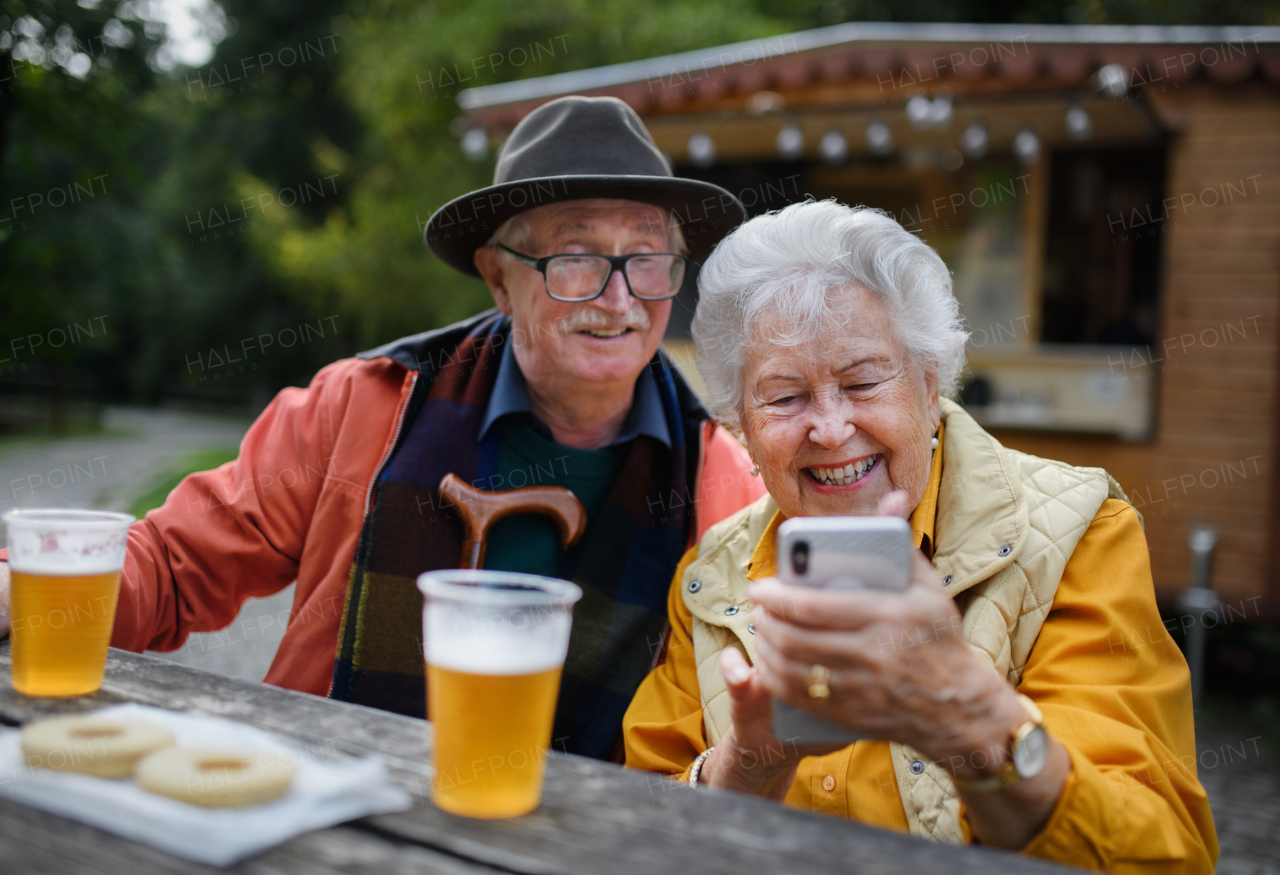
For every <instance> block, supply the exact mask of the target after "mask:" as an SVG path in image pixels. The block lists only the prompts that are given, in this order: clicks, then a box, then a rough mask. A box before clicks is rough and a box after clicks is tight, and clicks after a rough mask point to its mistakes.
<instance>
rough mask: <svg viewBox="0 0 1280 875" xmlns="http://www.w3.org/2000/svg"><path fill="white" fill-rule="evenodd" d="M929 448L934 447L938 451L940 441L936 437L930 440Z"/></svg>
mask: <svg viewBox="0 0 1280 875" xmlns="http://www.w3.org/2000/svg"><path fill="white" fill-rule="evenodd" d="M929 446H931V447H933V448H934V449H935V450H936V449H937V448H938V439H937V438H936V437H935V438H929Z"/></svg>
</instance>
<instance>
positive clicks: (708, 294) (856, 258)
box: [693, 200, 968, 429]
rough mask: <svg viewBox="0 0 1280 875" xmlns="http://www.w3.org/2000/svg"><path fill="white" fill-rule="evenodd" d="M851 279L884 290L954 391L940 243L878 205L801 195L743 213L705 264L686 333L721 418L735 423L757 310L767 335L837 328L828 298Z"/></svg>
mask: <svg viewBox="0 0 1280 875" xmlns="http://www.w3.org/2000/svg"><path fill="white" fill-rule="evenodd" d="M856 286H861V287H864V288H866V289H869V290H871V291H872V292H875V293H876V294H878V295H879V296H880V297H881V299H882V300H883V301H884V302H885V305H886V308H887V311H888V316H889V320H890V322H891V323H892V325H893V326H894V328H895V330H896V332H897V336H898V340H899V341H900V342H901V343H902V345H903V346H904V347H905V348H906V350H907V352H908V354H909V355H910V356H911V358H912V360H913V361H914V362H915V364H916V366H917V367H921V368H924V369H932V370H933V371H934V372H935V373H936V374H937V379H938V391H939V392H940V393H941V394H943V395H945V396H947V397H955V394H956V389H957V386H958V384H959V381H960V375H961V373H962V372H963V370H964V345H965V340H966V339H967V337H968V332H967V331H965V327H964V322H963V320H962V318H961V316H960V308H959V305H958V304H957V303H956V299H955V295H954V294H952V290H951V273H950V271H948V270H947V266H946V264H944V263H943V261H942V259H941V258H940V257H939V256H938V253H936V252H934V251H933V249H932V248H930V247H929V246H928V245H927V244H926V243H924V242H923V241H921V240H920V239H919V238H917V237H916V236H914V235H913V234H911V233H910V232H908V231H907V230H905V229H904V228H903V227H902V226H901V225H899V224H898V223H897V222H895V221H894V220H893V218H892V217H891V216H889V215H888V214H886V213H884V212H882V211H880V210H874V209H870V208H868V207H847V206H845V205H844V204H841V203H838V202H836V201H835V200H825V201H806V202H804V203H799V204H792V205H791V206H789V207H787V208H785V209H783V210H779V211H777V212H772V213H766V214H765V215H763V216H757V217H756V218H754V219H752V220H751V221H749V222H747V223H745V224H744V225H742V226H741V227H740V228H738V229H737V230H735V231H734V232H733V233H732V234H730V235H729V236H728V237H726V238H725V239H724V240H723V241H721V243H720V245H718V246H717V247H716V249H715V251H714V252H713V253H712V254H711V257H710V258H708V259H707V263H706V264H705V265H703V267H702V271H701V274H700V276H699V278H698V292H699V296H700V297H699V301H698V309H697V312H696V313H695V314H694V318H693V339H694V344H695V347H696V353H697V363H698V369H699V370H700V371H701V372H702V376H703V379H705V380H706V383H707V395H708V398H707V401H708V403H709V404H710V406H711V408H712V410H714V411H715V413H716V415H717V416H719V417H720V419H721V421H722V422H724V423H725V424H726V425H728V426H730V427H731V428H735V429H740V428H741V412H742V396H743V382H742V381H743V374H742V365H743V362H744V360H745V357H746V348H747V346H748V345H749V344H750V343H751V342H753V339H756V337H757V336H756V334H755V332H756V331H758V330H759V328H760V326H761V325H762V323H763V320H764V319H765V318H766V317H770V318H771V324H770V326H769V336H768V340H769V342H770V343H774V344H780V345H784V346H787V345H799V344H802V343H806V342H809V341H812V340H814V339H816V338H818V337H819V336H821V335H822V334H823V333H825V332H828V331H832V330H839V327H840V324H841V322H840V317H839V316H838V307H837V306H833V305H835V304H837V302H838V301H839V299H840V297H841V296H842V293H843V292H846V291H847V290H849V289H850V288H853V287H856ZM775 326H776V328H775Z"/></svg>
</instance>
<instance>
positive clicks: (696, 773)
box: [689, 745, 716, 787]
mask: <svg viewBox="0 0 1280 875" xmlns="http://www.w3.org/2000/svg"><path fill="white" fill-rule="evenodd" d="M715 749H716V748H715V745H712V746H711V747H709V748H707V749H706V750H704V751H703V752H702V753H700V754H698V758H697V759H696V760H694V761H693V765H692V766H691V767H690V768H689V786H690V787H697V786H698V778H700V777H701V776H702V765H703V763H705V762H706V761H707V757H709V756H710V755H711V752H712V751H713V750H715Z"/></svg>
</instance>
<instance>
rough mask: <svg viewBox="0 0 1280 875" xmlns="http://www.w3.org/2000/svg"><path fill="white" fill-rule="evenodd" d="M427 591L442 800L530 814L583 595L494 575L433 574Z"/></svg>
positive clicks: (436, 794) (567, 587) (457, 809)
mask: <svg viewBox="0 0 1280 875" xmlns="http://www.w3.org/2000/svg"><path fill="white" fill-rule="evenodd" d="M419 587H420V588H421V589H422V591H423V594H424V595H425V596H426V604H425V606H424V621H423V631H424V633H425V642H424V643H425V646H424V648H423V650H424V652H425V655H426V670H427V717H428V719H429V720H431V722H432V723H433V725H434V741H433V745H432V758H433V762H434V765H435V775H434V777H433V778H432V795H433V799H434V801H435V804H436V805H437V806H439V807H440V808H442V809H443V810H445V811H448V812H451V813H453V814H460V815H463V816H466V817H477V818H501V817H516V816H519V815H521V814H527V813H529V812H530V811H533V810H534V809H536V808H537V807H538V803H539V801H540V799H541V797H542V778H543V773H544V771H545V766H546V755H547V749H548V747H549V746H550V744H551V727H552V723H553V721H554V718H555V709H556V698H557V694H558V692H559V689H560V674H561V670H562V668H563V666H564V659H565V654H566V652H567V651H568V646H569V630H570V626H571V622H572V608H573V603H574V602H576V601H577V600H578V598H579V597H580V596H581V592H582V591H581V590H580V589H578V587H576V586H574V585H573V584H571V583H566V582H564V581H559V580H551V579H549V578H540V577H535V576H533V575H525V574H512V573H505V572H485V571H449V572H429V573H428V574H424V575H423V576H422V577H421V578H419Z"/></svg>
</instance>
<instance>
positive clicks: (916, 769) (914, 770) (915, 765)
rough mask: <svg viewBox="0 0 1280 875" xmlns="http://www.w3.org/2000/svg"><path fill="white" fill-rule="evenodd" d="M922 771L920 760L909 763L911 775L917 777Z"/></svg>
mask: <svg viewBox="0 0 1280 875" xmlns="http://www.w3.org/2000/svg"><path fill="white" fill-rule="evenodd" d="M923 771H924V763H922V762H920V760H912V761H911V774H913V775H918V774H920V773H921V772H923Z"/></svg>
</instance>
